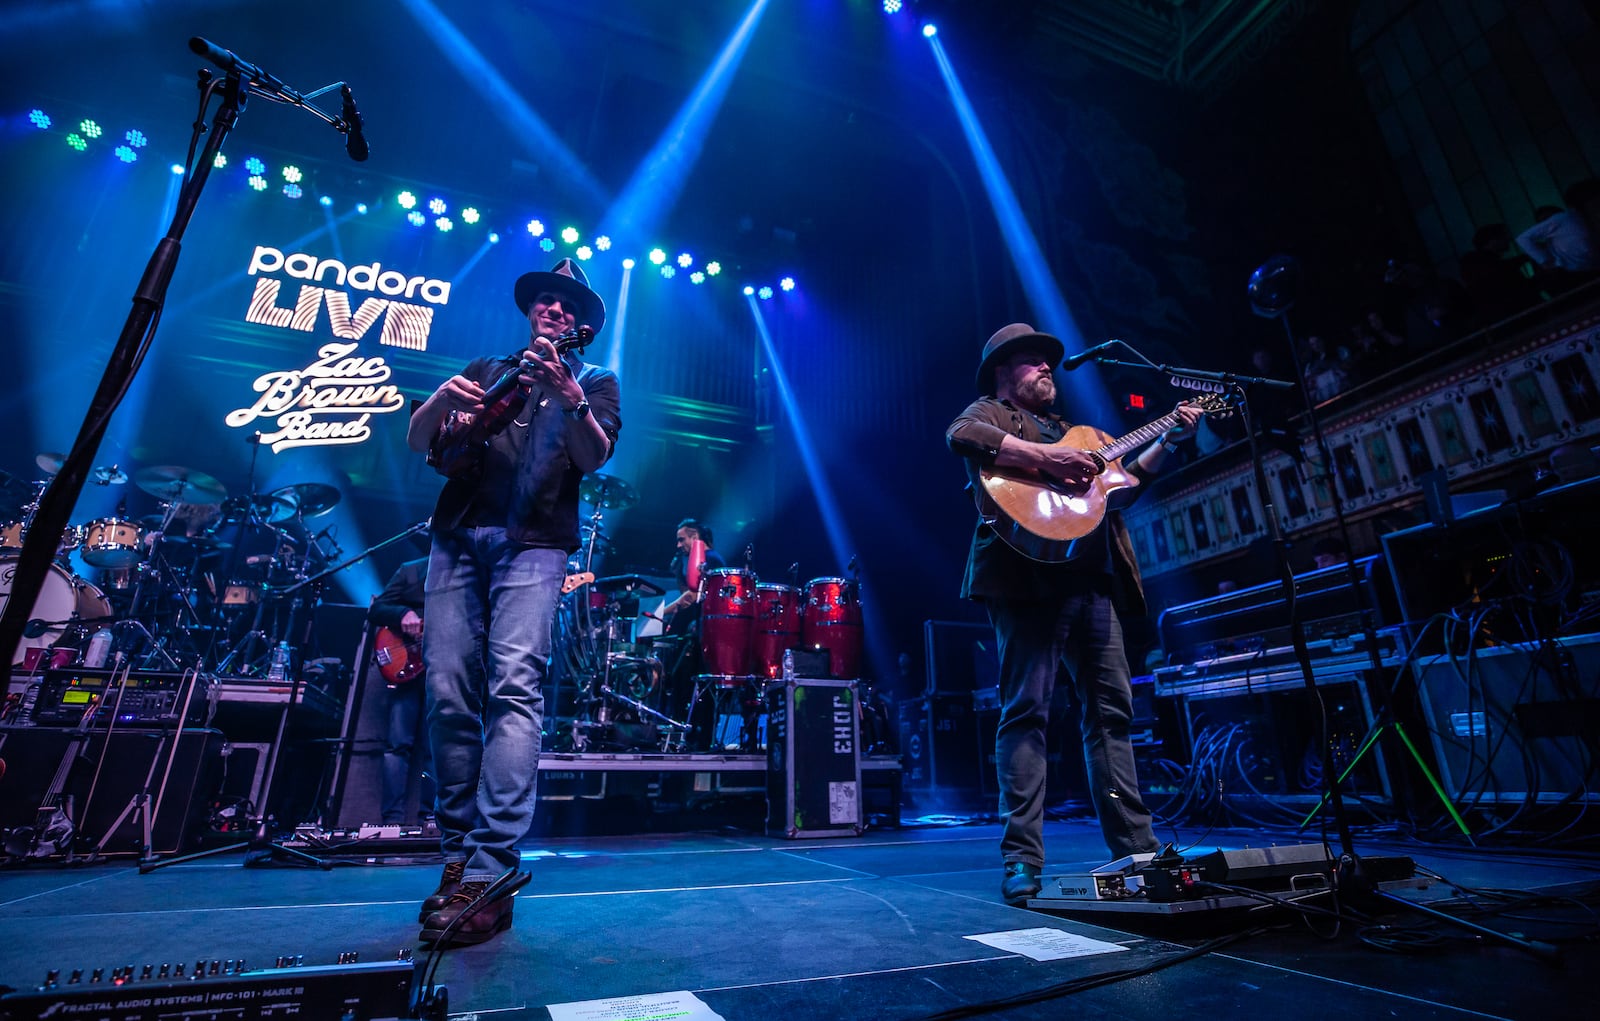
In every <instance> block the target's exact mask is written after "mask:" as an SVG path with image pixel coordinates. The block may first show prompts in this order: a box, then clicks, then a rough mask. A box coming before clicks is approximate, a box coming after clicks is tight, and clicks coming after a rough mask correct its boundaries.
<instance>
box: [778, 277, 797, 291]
mask: <svg viewBox="0 0 1600 1021" xmlns="http://www.w3.org/2000/svg"><path fill="white" fill-rule="evenodd" d="M778 287H779V289H780V290H783V291H785V292H787V291H792V290H794V277H784V278H783V279H782V280H779V281H778Z"/></svg>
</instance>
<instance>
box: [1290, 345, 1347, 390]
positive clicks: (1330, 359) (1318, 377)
mask: <svg viewBox="0 0 1600 1021" xmlns="http://www.w3.org/2000/svg"><path fill="white" fill-rule="evenodd" d="M1301 365H1302V366H1303V369H1304V372H1305V377H1306V391H1307V392H1308V393H1309V394H1310V395H1311V400H1312V402H1313V403H1317V404H1320V403H1322V402H1323V401H1326V400H1329V399H1331V398H1333V397H1336V396H1337V395H1339V394H1340V393H1343V392H1344V390H1345V387H1346V386H1348V385H1349V383H1350V375H1349V373H1348V372H1347V371H1346V370H1345V367H1344V365H1343V364H1342V363H1341V362H1340V360H1339V359H1338V358H1337V357H1336V356H1335V355H1334V354H1333V353H1332V352H1330V351H1329V350H1328V345H1327V342H1326V341H1324V340H1323V339H1322V335H1321V334H1317V333H1313V334H1312V335H1311V336H1309V337H1307V338H1306V349H1305V354H1304V356H1303V357H1302V358H1301Z"/></svg>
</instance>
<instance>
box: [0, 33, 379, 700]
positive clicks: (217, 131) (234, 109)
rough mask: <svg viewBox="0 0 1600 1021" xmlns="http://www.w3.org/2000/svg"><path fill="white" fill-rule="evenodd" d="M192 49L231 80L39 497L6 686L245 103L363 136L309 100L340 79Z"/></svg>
mask: <svg viewBox="0 0 1600 1021" xmlns="http://www.w3.org/2000/svg"><path fill="white" fill-rule="evenodd" d="M189 46H190V49H192V50H194V51H195V52H196V53H198V54H201V55H202V56H205V57H207V58H209V59H210V60H211V61H212V62H213V63H215V64H217V65H218V66H219V67H221V68H223V70H224V72H225V75H224V77H223V79H222V80H221V81H220V82H219V81H218V80H217V79H216V76H215V75H214V74H213V73H212V72H211V71H210V70H209V69H205V68H202V69H201V70H200V72H199V75H198V82H197V88H198V89H199V90H200V111H199V114H198V115H197V116H196V118H195V121H194V134H193V136H192V137H191V138H190V140H189V160H188V165H187V168H186V170H185V172H184V177H183V185H182V187H181V188H180V189H179V191H178V198H177V201H176V203H175V204H174V210H173V214H172V221H171V223H170V224H169V226H168V227H167V232H166V234H165V235H164V236H163V237H162V238H161V240H160V241H159V242H157V243H156V247H155V251H154V252H153V253H152V254H151V256H150V261H149V262H148V263H147V264H146V265H145V269H144V275H143V276H142V277H140V279H139V283H138V286H137V288H136V289H135V290H134V294H133V308H132V309H131V310H130V311H129V312H128V318H127V320H126V322H124V324H123V327H122V332H121V333H120V334H119V335H118V337H117V341H116V344H115V345H114V346H113V348H112V350H111V355H110V357H109V358H108V359H107V362H106V368H105V371H104V373H102V375H101V377H100V383H99V385H98V387H96V389H95V392H94V396H93V397H92V398H91V399H90V401H89V407H88V410H87V411H86V412H85V413H84V418H83V424H82V425H81V426H80V427H79V430H78V435H77V438H76V439H74V440H73V443H72V449H71V450H70V451H69V452H68V453H67V456H66V458H65V459H64V461H63V462H62V465H61V470H60V471H58V472H57V473H56V477H55V478H54V479H53V480H51V483H50V485H49V487H48V488H47V489H46V490H45V492H44V494H43V495H42V496H41V497H40V500H39V509H38V512H37V513H36V514H35V516H34V521H33V523H32V524H33V527H31V528H29V529H28V535H27V538H25V539H24V540H23V543H22V551H21V553H20V555H19V556H18V559H17V567H16V571H15V573H14V575H13V577H12V583H11V599H10V601H9V602H8V603H7V604H6V608H5V612H4V613H3V614H0V687H3V686H4V685H6V684H9V683H10V680H11V666H12V662H11V661H12V659H13V658H14V657H15V655H16V649H17V643H18V642H19V641H20V640H21V638H22V630H23V628H24V627H26V626H27V623H28V616H29V613H30V611H31V610H32V608H33V604H34V601H35V600H37V599H38V597H39V593H40V591H41V590H42V589H43V587H44V579H45V575H46V574H48V573H49V570H50V565H51V563H52V562H53V561H54V559H55V555H56V546H57V545H59V543H60V538H61V534H62V532H63V531H64V530H65V529H66V527H67V522H68V519H69V518H70V517H71V515H72V509H73V507H74V506H75V505H76V504H77V502H78V496H79V494H81V493H82V492H83V486H84V483H85V482H86V481H88V477H89V472H90V470H91V468H92V466H93V464H94V458H95V453H96V451H98V450H99V449H100V442H101V440H103V439H104V438H105V431H106V427H107V426H108V425H109V424H110V422H111V417H112V415H113V414H114V413H115V412H116V410H117V407H118V406H119V405H120V404H121V403H122V399H123V397H124V396H126V394H127V392H128V390H129V389H130V388H131V387H132V385H133V380H134V377H135V376H136V375H137V374H138V372H139V367H140V365H141V364H142V363H143V361H144V358H145V355H146V354H148V353H149V350H150V346H151V344H152V343H153V342H154V340H155V334H156V328H157V326H158V325H159V323H160V319H161V310H162V307H163V306H164V305H165V303H166V296H167V290H168V289H169V287H170V286H171V284H172V274H173V272H174V271H175V270H176V269H177V265H178V255H179V253H180V251H181V248H182V241H183V234H184V232H185V230H187V229H188V226H189V221H190V220H191V219H192V218H193V216H194V211H195V207H196V206H197V205H198V204H199V201H200V193H201V192H202V191H203V190H204V188H205V184H206V180H207V179H208V178H209V177H210V175H211V169H212V167H213V166H214V165H215V162H216V158H217V155H218V154H219V153H220V152H221V151H222V143H223V142H224V141H225V140H226V139H227V137H228V135H229V133H230V132H232V131H233V129H234V127H235V125H237V124H238V121H239V114H240V112H241V111H242V110H243V109H244V107H245V101H246V99H247V98H248V97H249V96H252V95H253V96H259V97H261V98H263V99H266V100H269V101H271V102H277V103H286V104H289V105H292V106H297V107H299V108H300V109H302V110H305V111H307V112H308V113H311V114H313V115H315V116H316V117H318V118H319V119H321V120H323V121H324V122H326V123H328V124H329V125H331V126H332V127H333V128H334V129H335V130H338V131H340V132H342V133H346V134H348V133H349V132H351V131H352V130H356V131H359V126H358V125H356V124H353V123H346V121H345V120H343V119H341V118H336V117H331V116H330V115H328V114H326V113H324V112H322V111H321V110H319V109H317V108H316V107H314V106H312V105H310V103H308V102H307V100H308V99H311V98H316V96H318V95H321V94H323V93H325V92H328V91H330V90H331V89H334V88H338V87H340V85H343V83H342V82H341V83H339V84H338V85H330V86H328V88H326V89H322V90H319V91H318V92H315V93H311V94H310V95H303V94H301V93H299V92H296V91H295V90H294V89H291V88H289V87H287V86H285V85H284V84H283V83H282V82H281V81H279V80H278V79H277V78H274V77H273V76H272V75H270V74H267V73H266V72H265V71H263V70H261V69H260V68H259V67H256V66H255V65H252V64H249V63H246V62H245V61H242V60H240V59H239V58H238V57H236V56H234V54H232V53H230V52H228V51H226V50H222V49H220V48H218V47H216V46H214V45H212V44H211V43H209V42H206V40H204V39H199V38H196V39H191V40H190V41H189ZM219 93H220V95H221V105H220V106H219V107H218V108H217V112H216V115H215V116H214V117H213V119H212V122H211V130H210V133H209V134H208V135H207V136H206V141H205V145H204V146H203V147H202V151H201V153H200V156H199V158H198V159H196V158H195V148H196V147H197V146H198V145H199V142H200V136H201V133H202V132H204V131H205V115H206V111H207V110H208V109H209V108H210V106H211V101H212V99H213V98H215V97H216V96H217V95H218V94H219ZM352 109H353V108H352Z"/></svg>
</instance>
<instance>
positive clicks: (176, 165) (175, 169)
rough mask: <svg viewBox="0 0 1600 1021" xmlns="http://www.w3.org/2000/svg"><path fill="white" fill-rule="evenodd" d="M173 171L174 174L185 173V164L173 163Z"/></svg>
mask: <svg viewBox="0 0 1600 1021" xmlns="http://www.w3.org/2000/svg"><path fill="white" fill-rule="evenodd" d="M172 172H173V173H174V174H182V173H183V164H182V163H174V164H173V165H172Z"/></svg>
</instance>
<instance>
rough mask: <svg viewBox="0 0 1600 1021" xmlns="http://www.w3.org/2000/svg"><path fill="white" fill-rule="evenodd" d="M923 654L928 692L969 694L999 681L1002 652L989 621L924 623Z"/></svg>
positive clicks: (930, 621) (938, 621) (934, 621)
mask: <svg viewBox="0 0 1600 1021" xmlns="http://www.w3.org/2000/svg"><path fill="white" fill-rule="evenodd" d="M922 635H923V645H924V650H923V653H924V655H925V656H926V658H927V667H928V683H927V687H926V688H925V689H924V690H925V691H926V693H927V694H930V695H932V694H936V693H939V692H957V693H962V694H970V693H971V692H974V691H977V690H979V689H982V688H992V687H994V686H995V685H997V684H999V683H1000V660H999V653H998V652H997V651H996V648H995V640H994V629H993V628H991V627H989V625H987V624H972V623H967V622H966V621H957V620H928V621H923V623H922Z"/></svg>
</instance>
